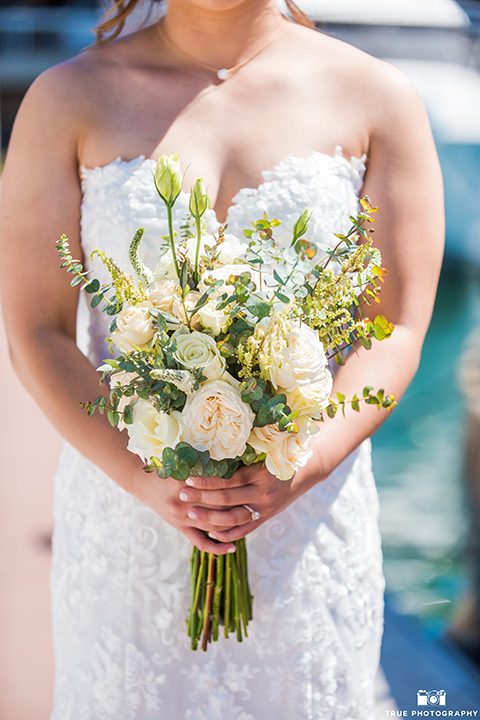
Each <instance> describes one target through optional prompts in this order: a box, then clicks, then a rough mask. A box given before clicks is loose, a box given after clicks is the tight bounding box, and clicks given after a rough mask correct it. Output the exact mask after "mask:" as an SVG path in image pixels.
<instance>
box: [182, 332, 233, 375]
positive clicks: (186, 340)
mask: <svg viewBox="0 0 480 720" xmlns="http://www.w3.org/2000/svg"><path fill="white" fill-rule="evenodd" d="M173 337H174V338H175V340H176V341H177V349H176V351H175V358H176V359H177V361H178V362H179V364H180V365H181V366H182V367H183V368H185V369H186V370H192V369H194V368H203V374H204V375H206V377H207V378H208V379H209V380H217V379H218V378H219V377H221V375H223V371H224V370H225V359H224V358H223V357H222V356H221V355H220V353H219V352H218V349H217V343H216V342H215V340H214V339H213V338H212V337H210V335H206V334H205V333H201V332H197V330H193V332H189V331H188V330H187V329H186V328H180V330H177V331H176V332H174V333H173Z"/></svg>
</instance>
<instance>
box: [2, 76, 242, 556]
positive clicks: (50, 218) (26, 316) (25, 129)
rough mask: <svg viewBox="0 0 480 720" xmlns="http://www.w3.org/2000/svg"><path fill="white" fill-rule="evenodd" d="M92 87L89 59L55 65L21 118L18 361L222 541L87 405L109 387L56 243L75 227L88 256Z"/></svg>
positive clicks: (10, 280) (106, 450)
mask: <svg viewBox="0 0 480 720" xmlns="http://www.w3.org/2000/svg"><path fill="white" fill-rule="evenodd" d="M90 92H91V82H90V81H89V77H88V73H87V76H86V77H84V68H82V67H80V68H78V67H75V66H73V67H71V66H69V65H68V64H67V65H64V66H59V67H57V68H53V69H51V70H49V71H47V72H46V73H44V75H42V76H41V77H40V78H39V79H38V80H37V81H36V82H35V83H34V85H33V86H32V87H31V89H30V90H29V92H28V93H27V96H26V98H25V100H24V102H23V104H22V107H21V109H20V111H19V113H18V116H17V119H16V122H15V127H14V130H13V133H12V138H11V143H10V147H9V151H8V154H7V159H6V162H5V168H4V173H3V178H2V188H1V192H2V194H1V209H0V242H1V248H0V253H1V258H2V262H1V275H0V281H1V288H2V307H3V313H4V317H5V325H6V329H7V334H8V339H9V349H10V356H11V360H12V364H13V366H14V368H15V370H16V372H17V374H18V376H19V378H20V380H21V381H22V383H23V384H24V385H25V387H26V388H27V390H28V391H29V392H30V393H31V394H32V395H33V397H34V398H35V399H36V401H37V402H38V404H39V405H40V406H41V407H42V409H43V411H44V412H45V414H46V415H47V417H48V418H49V419H50V421H51V422H52V424H53V425H54V426H55V427H56V428H57V429H58V430H59V432H60V433H61V434H62V435H63V436H64V437H65V438H66V439H67V440H68V441H69V442H70V443H71V444H72V445H73V446H75V447H76V448H77V449H78V450H79V451H80V452H81V453H82V454H83V455H85V456H86V457H87V458H89V460H91V461H92V462H94V463H95V464H96V465H97V466H98V467H99V468H101V469H102V470H103V471H104V472H106V473H107V474H108V475H109V476H110V477H112V478H113V479H114V480H115V481H116V482H117V483H118V484H119V485H120V486H121V487H122V488H124V489H125V490H127V491H128V492H131V493H132V494H134V495H135V496H136V497H138V498H139V499H141V500H142V501H144V502H145V503H147V504H148V505H150V506H151V507H152V508H153V509H154V510H155V511H156V512H157V513H158V514H159V515H161V516H162V517H163V518H164V519H165V520H166V521H167V522H169V523H170V524H172V525H174V526H175V527H177V528H178V529H180V530H181V531H182V532H184V533H185V535H187V537H189V539H190V540H191V541H192V542H194V543H195V544H196V545H198V546H199V547H200V548H201V549H202V550H209V551H212V549H215V548H214V545H213V543H212V542H211V541H209V540H208V539H205V538H204V536H203V534H202V533H200V532H199V531H198V530H197V529H195V528H194V527H193V522H192V521H191V520H189V519H188V518H187V516H186V508H185V506H184V505H183V504H182V503H181V502H180V500H179V499H178V490H179V483H178V481H176V480H172V479H169V480H160V479H159V478H157V477H156V476H152V475H146V474H145V473H144V472H143V470H142V462H141V461H140V459H139V458H138V457H137V456H135V455H133V454H132V453H130V452H128V451H127V449H126V442H127V439H126V433H125V432H123V433H120V432H118V430H117V429H116V428H112V427H111V426H110V425H109V423H108V421H107V420H106V418H105V417H102V416H100V415H98V414H95V415H93V416H92V417H88V416H87V413H86V412H85V411H84V410H82V409H80V408H79V405H78V403H79V402H80V401H83V402H86V401H87V400H94V399H95V398H96V397H97V396H98V395H99V394H100V393H101V392H102V388H101V387H100V386H99V375H98V373H97V372H96V370H95V369H94V368H93V367H92V365H91V364H90V362H89V361H88V360H87V359H86V358H85V357H84V356H83V354H82V353H81V352H80V351H79V350H78V349H77V346H76V343H75V328H76V310H77V301H78V291H77V292H76V288H75V289H74V288H71V287H70V284H69V276H68V274H67V273H66V272H65V270H62V269H60V260H59V257H58V254H57V252H56V250H55V243H56V241H57V240H58V239H59V237H60V235H61V234H62V233H66V234H67V235H68V236H69V239H70V246H71V250H72V254H73V255H74V257H78V258H81V247H80V238H79V224H80V202H81V191H80V185H79V179H78V166H77V156H78V147H79V145H80V144H81V143H82V142H83V133H84V129H85V128H88V126H89V123H90V122H91V119H90V117H89V108H88V106H89V97H90V95H89V93H90ZM104 392H105V390H104ZM228 548H229V546H228V545H224V546H222V549H221V550H220V552H227V551H228ZM217 552H218V550H217Z"/></svg>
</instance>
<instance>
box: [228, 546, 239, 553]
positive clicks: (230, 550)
mask: <svg viewBox="0 0 480 720" xmlns="http://www.w3.org/2000/svg"><path fill="white" fill-rule="evenodd" d="M236 549H237V548H234V547H231V548H228V550H227V552H229V553H232V552H235V550H236Z"/></svg>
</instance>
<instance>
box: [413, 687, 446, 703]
mask: <svg viewBox="0 0 480 720" xmlns="http://www.w3.org/2000/svg"><path fill="white" fill-rule="evenodd" d="M446 704H447V693H446V691H445V690H418V691H417V705H430V706H433V707H439V706H440V705H446Z"/></svg>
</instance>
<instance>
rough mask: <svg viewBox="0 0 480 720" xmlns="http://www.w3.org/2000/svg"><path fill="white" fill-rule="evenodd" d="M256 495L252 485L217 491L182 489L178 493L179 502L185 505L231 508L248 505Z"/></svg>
mask: <svg viewBox="0 0 480 720" xmlns="http://www.w3.org/2000/svg"><path fill="white" fill-rule="evenodd" d="M254 495H258V492H257V491H256V489H255V486H254V485H244V486H242V487H233V488H223V489H217V490H198V489H197V488H193V487H184V488H183V489H182V491H181V492H180V495H179V497H180V500H182V501H183V502H186V503H196V504H197V503H198V504H199V505H215V506H218V507H225V508H231V507H233V506H234V505H243V504H244V503H249V504H250V501H251V500H252V498H253V497H254Z"/></svg>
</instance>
